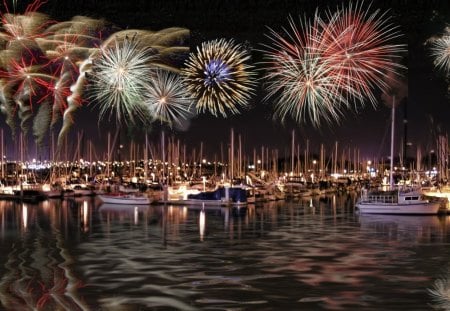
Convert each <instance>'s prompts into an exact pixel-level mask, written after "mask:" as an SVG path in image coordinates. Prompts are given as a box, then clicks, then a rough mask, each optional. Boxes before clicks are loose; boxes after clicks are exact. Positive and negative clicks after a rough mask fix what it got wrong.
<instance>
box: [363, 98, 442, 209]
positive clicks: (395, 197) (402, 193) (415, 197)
mask: <svg viewBox="0 0 450 311" xmlns="http://www.w3.org/2000/svg"><path fill="white" fill-rule="evenodd" d="M394 127H395V96H394V98H393V103H392V108H391V157H390V166H389V167H390V169H389V186H390V188H389V189H390V190H389V191H374V192H370V193H368V191H367V190H366V189H363V191H362V195H361V197H360V199H359V200H358V202H357V203H356V207H357V208H358V210H359V212H360V213H362V214H397V215H436V214H438V212H439V208H440V203H439V202H430V201H429V200H426V199H424V196H423V193H422V190H421V188H420V187H417V186H415V187H414V186H405V187H400V188H398V189H394V175H393V168H394V136H395V135H394Z"/></svg>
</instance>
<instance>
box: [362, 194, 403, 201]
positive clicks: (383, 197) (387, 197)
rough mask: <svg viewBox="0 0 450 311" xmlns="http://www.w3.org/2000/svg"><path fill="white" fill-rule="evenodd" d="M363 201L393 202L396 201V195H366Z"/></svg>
mask: <svg viewBox="0 0 450 311" xmlns="http://www.w3.org/2000/svg"><path fill="white" fill-rule="evenodd" d="M364 201H366V202H377V203H395V202H397V196H394V195H368V196H367V197H366V198H365V199H364Z"/></svg>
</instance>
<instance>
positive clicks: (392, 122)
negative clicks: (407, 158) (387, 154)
mask: <svg viewBox="0 0 450 311" xmlns="http://www.w3.org/2000/svg"><path fill="white" fill-rule="evenodd" d="M394 125H395V95H394V97H393V99H392V109H391V161H390V169H389V187H390V188H392V187H394V173H393V168H394Z"/></svg>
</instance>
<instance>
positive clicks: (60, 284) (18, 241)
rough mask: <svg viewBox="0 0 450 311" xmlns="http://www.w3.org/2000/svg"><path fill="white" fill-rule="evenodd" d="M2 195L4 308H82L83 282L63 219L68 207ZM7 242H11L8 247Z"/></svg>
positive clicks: (0, 293)
mask: <svg viewBox="0 0 450 311" xmlns="http://www.w3.org/2000/svg"><path fill="white" fill-rule="evenodd" d="M48 204H49V203H48V202H43V203H42V205H41V206H37V205H33V204H21V203H15V202H2V201H0V206H1V207H0V212H1V214H2V215H1V219H2V224H1V226H2V237H1V238H2V249H6V250H7V252H6V253H5V255H4V256H2V257H1V262H2V267H1V272H2V273H1V275H2V277H1V279H0V301H1V306H2V308H4V309H5V310H31V309H33V310H34V309H38V310H57V309H64V310H83V309H86V307H87V306H85V305H84V303H83V301H82V300H81V299H80V297H79V296H78V292H77V289H78V288H79V287H80V286H81V284H82V282H81V281H80V280H79V279H77V278H76V277H75V276H74V275H73V273H72V271H71V265H72V264H73V262H74V260H73V258H72V257H71V256H70V254H69V252H68V251H67V249H66V246H65V241H64V237H63V235H62V232H61V226H60V225H61V223H60V222H59V220H60V219H61V218H62V217H63V214H64V213H65V212H64V210H63V209H56V208H48ZM5 247H6V248H5Z"/></svg>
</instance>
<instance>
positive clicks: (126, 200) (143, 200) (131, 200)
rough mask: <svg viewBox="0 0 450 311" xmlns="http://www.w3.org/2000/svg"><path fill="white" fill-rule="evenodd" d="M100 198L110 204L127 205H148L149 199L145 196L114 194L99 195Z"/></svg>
mask: <svg viewBox="0 0 450 311" xmlns="http://www.w3.org/2000/svg"><path fill="white" fill-rule="evenodd" d="M99 198H100V200H102V202H103V203H111V204H127V205H148V204H150V199H149V198H147V197H144V196H142V197H136V196H130V195H124V196H114V195H99Z"/></svg>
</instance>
